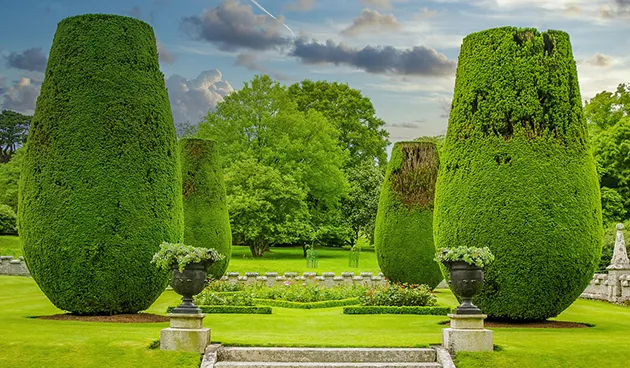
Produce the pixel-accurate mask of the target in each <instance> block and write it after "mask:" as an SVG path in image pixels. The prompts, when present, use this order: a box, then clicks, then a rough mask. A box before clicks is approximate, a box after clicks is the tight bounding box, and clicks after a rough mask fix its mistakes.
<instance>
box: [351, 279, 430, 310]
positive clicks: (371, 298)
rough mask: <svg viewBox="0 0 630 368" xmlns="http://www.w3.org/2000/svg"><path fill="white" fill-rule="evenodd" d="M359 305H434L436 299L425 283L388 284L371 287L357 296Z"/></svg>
mask: <svg viewBox="0 0 630 368" xmlns="http://www.w3.org/2000/svg"><path fill="white" fill-rule="evenodd" d="M359 300H360V301H361V305H369V306H398V307H402V306H407V307H424V306H432V305H435V303H436V302H437V299H436V298H435V295H433V294H431V290H430V289H429V287H428V286H426V285H407V284H389V285H386V286H384V287H378V288H371V289H369V290H367V291H366V292H365V293H364V294H363V295H361V297H360V298H359Z"/></svg>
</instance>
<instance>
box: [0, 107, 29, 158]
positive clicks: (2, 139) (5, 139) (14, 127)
mask: <svg viewBox="0 0 630 368" xmlns="http://www.w3.org/2000/svg"><path fill="white" fill-rule="evenodd" d="M32 118H33V117H32V116H28V115H22V114H20V113H19V112H15V111H9V110H4V111H2V112H1V113H0V162H2V163H5V162H8V161H9V160H10V159H11V157H12V156H13V153H15V151H16V150H17V149H18V148H19V147H21V146H22V145H23V144H24V143H26V136H27V134H28V127H29V125H30V124H31V119H32Z"/></svg>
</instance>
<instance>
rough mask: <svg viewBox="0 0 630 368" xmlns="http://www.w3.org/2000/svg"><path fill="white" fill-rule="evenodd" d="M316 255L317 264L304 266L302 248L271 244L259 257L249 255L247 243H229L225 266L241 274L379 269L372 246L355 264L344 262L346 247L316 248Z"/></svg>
mask: <svg viewBox="0 0 630 368" xmlns="http://www.w3.org/2000/svg"><path fill="white" fill-rule="evenodd" d="M315 250H316V251H317V255H318V258H319V264H318V267H317V268H307V267H306V259H305V258H304V254H303V252H302V248H299V247H297V248H276V247H273V248H271V250H270V251H269V252H267V253H265V256H264V257H262V258H253V257H252V254H251V252H250V251H249V248H248V247H245V246H233V247H232V259H231V260H230V265H229V266H228V272H239V273H240V274H241V275H244V274H245V272H258V273H260V274H264V273H265V272H278V273H279V274H283V273H284V272H298V273H299V274H301V273H303V272H317V274H318V275H321V274H322V272H334V273H336V274H337V275H341V272H355V273H356V274H357V275H358V274H359V273H360V272H372V273H374V274H375V275H376V274H378V273H379V272H381V270H380V268H379V267H378V261H377V260H376V254H375V253H374V250H373V248H372V249H370V250H362V251H361V256H360V258H359V268H350V267H349V266H348V256H349V254H350V251H349V250H345V249H341V248H316V249H315Z"/></svg>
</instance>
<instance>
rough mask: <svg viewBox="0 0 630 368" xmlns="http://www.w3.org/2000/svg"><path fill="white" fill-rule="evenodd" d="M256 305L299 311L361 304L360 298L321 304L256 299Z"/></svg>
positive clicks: (322, 302) (328, 301)
mask: <svg viewBox="0 0 630 368" xmlns="http://www.w3.org/2000/svg"><path fill="white" fill-rule="evenodd" d="M255 302H256V304H259V305H268V306H271V307H281V308H297V309H319V308H334V307H343V306H345V305H356V304H360V302H359V299H358V298H348V299H341V300H324V301H321V302H310V303H302V302H288V301H286V300H274V299H255Z"/></svg>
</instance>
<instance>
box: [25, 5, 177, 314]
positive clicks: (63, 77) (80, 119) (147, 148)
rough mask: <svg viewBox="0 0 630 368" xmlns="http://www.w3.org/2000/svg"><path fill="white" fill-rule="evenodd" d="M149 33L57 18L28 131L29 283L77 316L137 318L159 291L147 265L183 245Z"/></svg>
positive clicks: (98, 20)
mask: <svg viewBox="0 0 630 368" xmlns="http://www.w3.org/2000/svg"><path fill="white" fill-rule="evenodd" d="M176 139H177V138H176V135H175V127H174V125H173V118H172V115H171V109H170V105H169V101H168V96H167V93H166V88H165V85H164V76H163V74H162V73H161V72H160V67H159V64H158V54H157V50H156V42H155V36H154V35H153V30H152V28H151V26H149V25H148V24H146V23H144V22H141V21H138V20H136V19H132V18H128V17H122V16H114V15H102V14H94V15H81V16H75V17H70V18H66V19H64V20H62V21H61V22H60V23H59V25H58V27H57V32H56V34H55V37H54V40H53V44H52V48H51V50H50V57H49V60H48V67H47V69H46V74H45V79H44V82H43V85H42V90H41V95H40V96H39V98H38V100H37V108H36V110H35V115H34V117H33V120H32V123H31V129H30V132H29V136H28V147H27V152H26V156H25V158H24V164H23V170H22V176H21V179H20V194H19V216H20V217H19V232H20V238H21V241H22V245H23V248H24V256H25V258H26V262H27V264H28V268H29V270H30V272H31V274H32V275H33V278H34V279H35V281H36V282H37V284H38V285H39V287H40V288H41V289H42V291H43V292H44V294H46V296H47V297H48V298H49V299H50V300H51V302H52V303H53V304H54V305H55V306H57V307H58V308H60V309H63V310H67V311H70V312H73V313H77V314H116V313H135V312H137V311H140V310H143V309H146V308H148V307H149V306H150V305H151V304H152V303H153V302H154V301H155V300H156V299H157V297H158V296H159V295H160V294H161V293H162V292H163V291H164V289H165V287H166V284H167V282H168V274H167V273H166V272H161V271H158V269H157V268H156V267H155V266H154V265H152V264H150V261H151V257H152V255H153V254H154V253H155V252H156V251H157V249H158V248H159V245H160V243H161V242H163V241H168V242H181V241H182V240H183V239H182V235H183V213H182V199H181V188H182V187H181V172H180V163H179V159H178V155H177V140H176Z"/></svg>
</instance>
